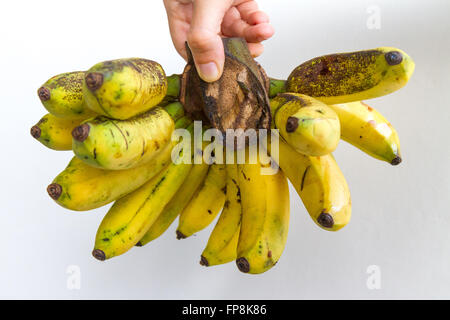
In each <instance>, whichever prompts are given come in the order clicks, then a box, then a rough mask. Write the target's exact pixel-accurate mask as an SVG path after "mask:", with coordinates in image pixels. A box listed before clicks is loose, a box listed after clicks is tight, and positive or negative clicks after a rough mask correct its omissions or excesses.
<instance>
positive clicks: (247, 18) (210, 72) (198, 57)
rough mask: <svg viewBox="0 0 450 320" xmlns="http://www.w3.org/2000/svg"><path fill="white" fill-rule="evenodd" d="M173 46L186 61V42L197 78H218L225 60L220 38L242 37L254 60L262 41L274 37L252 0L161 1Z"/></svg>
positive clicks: (209, 79)
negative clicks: (198, 76) (197, 74)
mask: <svg viewBox="0 0 450 320" xmlns="http://www.w3.org/2000/svg"><path fill="white" fill-rule="evenodd" d="M164 6H165V8H166V12H167V18H168V21H169V29H170V34H171V37H172V41H173V44H174V46H175V49H176V50H177V51H178V53H179V54H180V55H181V56H182V57H183V58H184V59H185V60H187V55H186V49H185V41H187V42H188V44H189V48H190V49H191V51H192V56H193V57H194V61H195V65H196V68H197V71H198V73H199V75H200V77H201V78H202V79H203V80H205V81H207V82H212V81H215V80H217V79H219V78H220V76H221V75H222V71H223V64H224V61H225V56H224V50H223V44H222V40H221V38H222V37H241V38H244V39H245V40H246V41H247V43H248V48H249V50H250V52H251V54H252V55H253V56H254V57H257V56H259V55H260V54H261V53H262V52H263V50H264V47H263V45H262V43H261V42H262V41H264V40H267V39H269V38H270V37H271V36H272V35H273V34H274V29H273V27H272V26H271V25H270V23H269V17H268V15H267V14H266V13H264V12H263V11H261V10H259V9H258V5H257V3H256V1H253V0H164Z"/></svg>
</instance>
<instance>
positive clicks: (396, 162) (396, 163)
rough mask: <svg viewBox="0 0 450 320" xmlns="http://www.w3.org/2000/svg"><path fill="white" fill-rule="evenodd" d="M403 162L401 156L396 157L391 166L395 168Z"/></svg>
mask: <svg viewBox="0 0 450 320" xmlns="http://www.w3.org/2000/svg"><path fill="white" fill-rule="evenodd" d="M401 162H402V158H401V157H399V156H396V157H395V158H394V159H392V161H391V164H392V165H393V166H396V165H399V164H400V163H401Z"/></svg>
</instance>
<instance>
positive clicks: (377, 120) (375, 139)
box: [330, 101, 402, 165]
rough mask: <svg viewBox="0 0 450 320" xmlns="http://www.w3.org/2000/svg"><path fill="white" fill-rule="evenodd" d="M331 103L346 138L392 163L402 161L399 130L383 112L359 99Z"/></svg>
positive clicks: (371, 154) (368, 152)
mask: <svg viewBox="0 0 450 320" xmlns="http://www.w3.org/2000/svg"><path fill="white" fill-rule="evenodd" d="M330 107H331V108H332V109H333V110H334V111H335V112H336V113H337V114H338V116H339V121H340V123H341V137H342V139H343V140H345V141H347V142H349V143H351V144H352V145H354V146H355V147H357V148H359V149H361V150H362V151H364V152H365V153H367V154H368V155H370V156H372V157H374V158H376V159H380V160H383V161H387V162H389V163H390V164H392V165H398V164H399V163H400V162H402V158H401V156H400V141H399V138H398V134H397V131H396V130H395V129H394V127H393V126H392V125H391V124H390V123H389V122H388V121H387V120H386V118H385V117H383V115H382V114H381V113H379V112H378V111H377V110H375V109H373V108H371V107H370V106H368V105H367V104H365V103H364V102H360V101H357V102H349V103H344V104H336V105H330Z"/></svg>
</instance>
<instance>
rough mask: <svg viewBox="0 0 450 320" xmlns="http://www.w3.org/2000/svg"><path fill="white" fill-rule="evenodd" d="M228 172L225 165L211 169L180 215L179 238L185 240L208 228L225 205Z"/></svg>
mask: <svg viewBox="0 0 450 320" xmlns="http://www.w3.org/2000/svg"><path fill="white" fill-rule="evenodd" d="M225 183H226V170H225V165H223V164H215V163H214V164H212V165H211V166H210V167H209V170H208V174H207V175H206V178H205V180H204V181H203V184H202V185H201V186H200V187H199V189H198V190H197V191H196V192H195V194H194V195H193V197H192V199H191V200H190V201H189V203H188V204H187V206H186V207H185V208H184V209H183V211H182V212H181V214H180V219H179V223H178V228H177V238H178V239H184V238H187V237H189V236H191V235H192V234H194V233H196V232H198V231H200V230H202V229H204V228H206V227H207V226H208V225H209V224H210V223H211V222H212V221H213V220H214V218H215V217H216V216H217V214H218V213H219V212H220V211H221V210H222V208H223V206H224V203H225Z"/></svg>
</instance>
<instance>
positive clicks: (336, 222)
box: [268, 139, 351, 231]
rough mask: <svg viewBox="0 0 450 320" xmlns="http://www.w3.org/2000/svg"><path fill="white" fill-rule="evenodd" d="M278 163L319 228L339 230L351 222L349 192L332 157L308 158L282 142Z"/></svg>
mask: <svg viewBox="0 0 450 320" xmlns="http://www.w3.org/2000/svg"><path fill="white" fill-rule="evenodd" d="M268 150H269V149H268ZM278 161H279V163H278V165H279V166H280V168H281V170H282V171H283V172H284V174H285V175H286V176H287V177H288V179H289V180H290V181H291V183H292V185H293V186H294V188H295V190H296V191H297V193H298V195H299V196H300V198H301V199H302V201H303V204H304V205H305V208H306V210H307V211H308V213H309V215H310V216H311V218H312V219H313V221H314V222H315V223H316V224H317V225H318V226H319V227H321V228H322V229H325V230H328V231H337V230H339V229H341V228H343V227H344V226H346V225H347V224H348V223H349V221H350V218H351V198H350V191H349V188H348V185H347V181H346V180H345V178H344V175H343V174H342V172H341V170H340V169H339V166H338V165H337V163H336V161H335V160H334V158H333V156H332V155H331V154H329V155H325V156H321V157H309V156H306V155H303V154H300V153H298V152H296V151H295V150H294V149H293V148H292V147H290V146H289V145H288V144H287V143H286V142H284V141H283V140H282V139H279V159H278Z"/></svg>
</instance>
